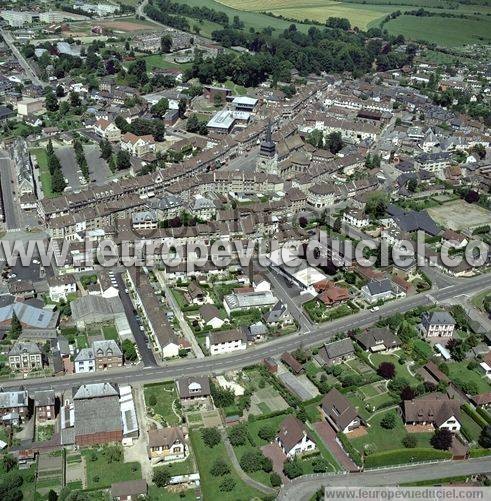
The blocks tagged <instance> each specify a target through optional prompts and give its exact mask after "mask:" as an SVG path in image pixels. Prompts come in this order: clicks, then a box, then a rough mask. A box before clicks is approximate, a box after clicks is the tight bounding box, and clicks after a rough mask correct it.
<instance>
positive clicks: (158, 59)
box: [142, 54, 191, 71]
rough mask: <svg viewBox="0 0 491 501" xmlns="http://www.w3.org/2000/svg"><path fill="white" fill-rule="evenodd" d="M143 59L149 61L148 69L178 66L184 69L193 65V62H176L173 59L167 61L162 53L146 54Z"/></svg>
mask: <svg viewBox="0 0 491 501" xmlns="http://www.w3.org/2000/svg"><path fill="white" fill-rule="evenodd" d="M142 59H144V60H145V62H146V63H147V69H148V70H151V69H153V68H159V69H169V68H177V69H180V70H182V71H184V70H185V69H186V68H189V67H191V63H174V62H172V61H167V60H166V59H165V58H164V57H163V56H162V55H160V54H152V55H151V56H144V57H143V58H142Z"/></svg>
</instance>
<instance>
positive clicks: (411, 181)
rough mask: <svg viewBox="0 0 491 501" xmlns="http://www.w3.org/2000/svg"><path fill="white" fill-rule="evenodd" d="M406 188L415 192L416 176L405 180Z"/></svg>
mask: <svg viewBox="0 0 491 501" xmlns="http://www.w3.org/2000/svg"><path fill="white" fill-rule="evenodd" d="M407 189H408V191H410V192H412V193H415V192H416V190H417V189H418V180H417V179H416V177H412V178H411V179H409V181H408V182H407Z"/></svg>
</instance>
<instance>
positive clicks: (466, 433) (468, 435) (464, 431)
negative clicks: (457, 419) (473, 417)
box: [460, 424, 474, 442]
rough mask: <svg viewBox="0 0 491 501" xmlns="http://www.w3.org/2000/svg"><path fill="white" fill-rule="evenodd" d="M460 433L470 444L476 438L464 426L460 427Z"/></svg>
mask: <svg viewBox="0 0 491 501" xmlns="http://www.w3.org/2000/svg"><path fill="white" fill-rule="evenodd" d="M460 433H462V435H464V437H465V438H466V440H467V441H468V442H473V441H474V438H473V436H472V434H471V432H470V431H469V430H468V429H467V428H466V427H465V426H464V425H463V424H462V425H461V426H460Z"/></svg>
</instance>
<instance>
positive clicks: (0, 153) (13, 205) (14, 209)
mask: <svg viewBox="0 0 491 501" xmlns="http://www.w3.org/2000/svg"><path fill="white" fill-rule="evenodd" d="M0 182H1V186H2V200H3V213H4V217H5V224H6V226H7V229H8V230H12V229H17V228H19V227H20V220H21V216H20V213H19V211H20V208H19V203H18V202H16V200H15V197H16V196H17V195H16V194H15V193H16V186H17V182H16V174H15V166H14V162H13V160H12V159H11V158H10V156H9V154H8V152H6V151H5V150H0Z"/></svg>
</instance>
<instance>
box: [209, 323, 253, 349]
mask: <svg viewBox="0 0 491 501" xmlns="http://www.w3.org/2000/svg"><path fill="white" fill-rule="evenodd" d="M206 348H207V349H208V350H209V352H210V355H219V354H221V353H230V352H231V351H238V350H245V349H246V348H247V336H246V335H245V334H244V332H242V330H241V329H230V330H227V331H219V332H210V333H209V334H208V335H207V336H206Z"/></svg>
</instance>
